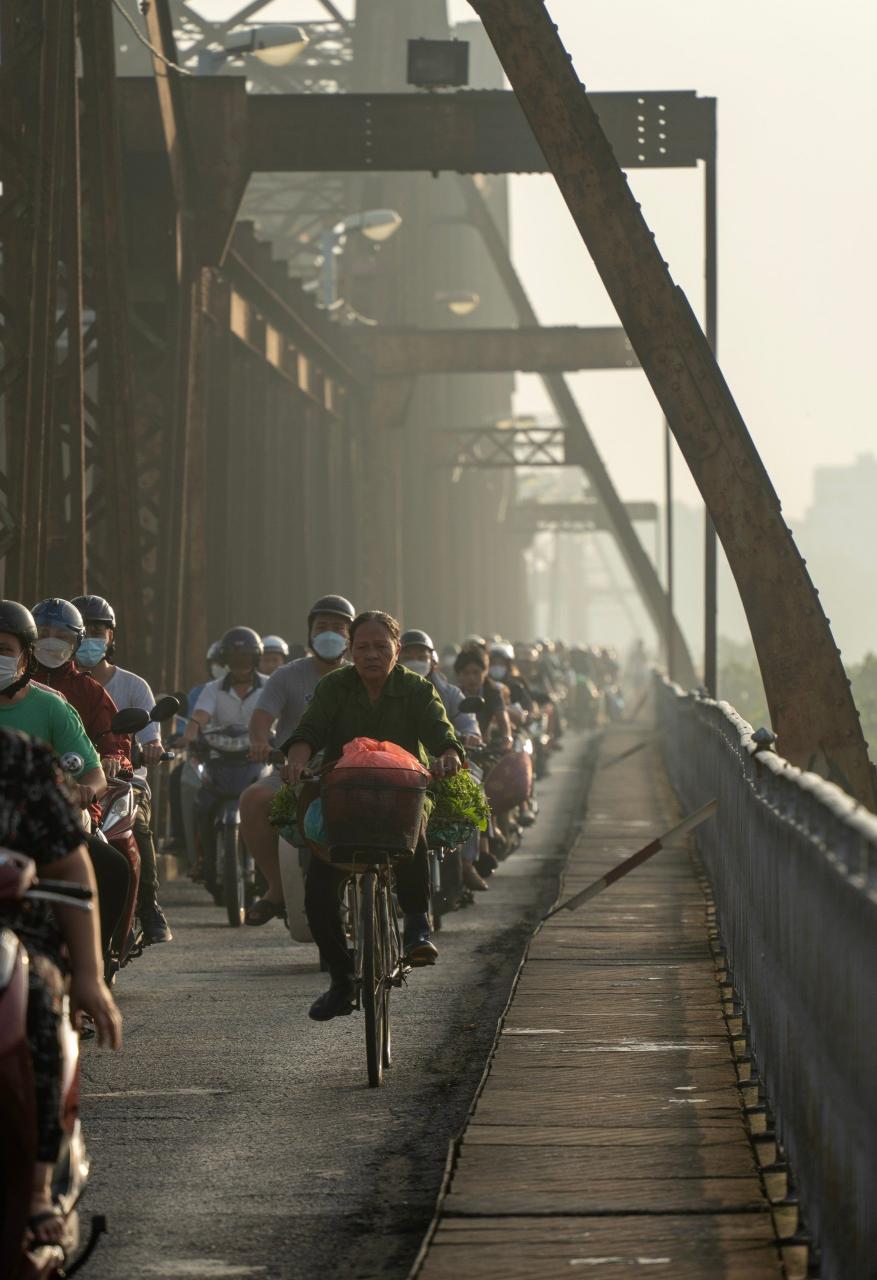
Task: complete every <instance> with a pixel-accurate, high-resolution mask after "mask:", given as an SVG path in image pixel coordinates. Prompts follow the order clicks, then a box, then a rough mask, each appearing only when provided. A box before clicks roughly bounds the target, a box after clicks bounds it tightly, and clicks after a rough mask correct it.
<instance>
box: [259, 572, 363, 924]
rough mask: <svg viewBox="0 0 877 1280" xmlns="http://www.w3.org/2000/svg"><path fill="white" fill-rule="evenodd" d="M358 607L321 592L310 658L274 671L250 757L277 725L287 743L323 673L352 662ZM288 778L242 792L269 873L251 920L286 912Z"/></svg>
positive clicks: (312, 620) (312, 618) (264, 750)
mask: <svg viewBox="0 0 877 1280" xmlns="http://www.w3.org/2000/svg"><path fill="white" fill-rule="evenodd" d="M355 617H356V611H355V609H354V608H353V605H352V604H351V603H350V601H349V600H345V599H344V597H343V596H321V597H320V599H319V600H317V601H316V602H315V603H314V604H313V605H312V606H311V609H310V612H309V614H308V646H309V648H310V653H309V654H308V655H307V657H304V658H297V659H295V660H294V661H293V662H288V663H287V664H286V665H285V666H283V667H280V668H279V669H278V670H277V671H275V672H274V675H273V676H272V677H271V679H270V680H269V681H268V683H267V685H266V686H265V688H264V690H263V691H262V693H261V694H260V695H259V698H258V701H257V702H256V705H255V709H254V711H253V714H252V716H251V718H250V758H251V759H252V760H259V761H264V760H267V759H268V756H269V755H270V752H271V741H270V735H271V729H272V726H274V730H275V737H276V740H277V741H278V742H283V741H284V740H285V739H286V738H288V737H289V736H290V734H292V733H293V732H294V731H295V729H296V727H297V725H298V722H299V720H300V719H301V716H302V713H303V712H304V710H305V707H306V706H307V705H308V703H309V702H310V700H311V698H312V697H313V695H314V689H316V687H317V685H318V683H319V682H320V680H322V678H323V676H325V675H328V674H329V672H330V671H334V670H335V668H336V667H340V666H341V664H342V663H343V662H345V661H346V654H347V640H348V634H349V630H350V624H351V622H352V621H353V619H354V618H355ZM285 779H286V770H285V768H284V769H280V770H278V769H275V770H274V772H273V773H271V774H268V776H267V777H265V778H260V779H259V781H258V782H254V783H253V784H252V786H250V787H247V789H246V791H245V792H244V793H243V795H242V796H241V831H242V832H243V836H244V840H245V841H246V843H247V848H248V849H249V850H250V852H251V853H252V855H253V857H254V858H255V860H256V864H257V866H258V868H259V870H260V871H261V872H262V875H263V876H264V877H265V880H266V883H267V888H266V890H265V894H264V896H263V897H261V898H257V900H256V901H255V902H254V903H252V905H251V906H250V909H249V910H248V912H247V915H246V923H247V924H251V925H262V924H267V923H268V921H269V920H273V919H274V917H275V916H282V915H283V902H284V897H283V883H282V880H281V875H280V862H279V857H278V835H277V828H276V827H273V826H272V825H271V822H270V820H269V817H268V814H269V811H270V809H271V801H272V800H273V799H274V794H275V792H276V791H277V790H278V788H279V787H280V786H281V784H282V783H283V782H284V781H285Z"/></svg>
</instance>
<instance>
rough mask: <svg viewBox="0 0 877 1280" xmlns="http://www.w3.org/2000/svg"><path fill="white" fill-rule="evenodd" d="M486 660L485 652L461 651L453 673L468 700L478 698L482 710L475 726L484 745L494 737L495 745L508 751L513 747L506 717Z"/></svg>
mask: <svg viewBox="0 0 877 1280" xmlns="http://www.w3.org/2000/svg"><path fill="white" fill-rule="evenodd" d="M488 667H489V659H488V656H487V650H486V649H485V648H481V647H478V648H475V647H473V648H470V649H463V650H461V652H460V653H458V654H457V657H456V659H455V660H454V671H455V672H456V675H457V679H458V680H459V682H460V688H461V689H462V691H463V694H464V696H465V697H467V698H481V699H482V700H483V702H484V706H483V707H482V708H481V709H480V710H479V711H478V713H477V720H478V726H479V728H480V730H481V736H482V738H484V740H485V741H487V740H488V738H489V737H490V735H491V731H492V732H493V733H494V734H495V736H496V738H497V739H498V741H497V742H496V745H497V746H498V747H500V748H501V749H503V750H508V749H510V748H511V745H512V727H511V721H510V720H509V713H508V711H507V710H506V705H505V701H504V699H503V696H502V693H501V692H500V689H499V686H498V685H497V684H496V682H495V681H494V680H492V679H491V678H490V676H489V675H488Z"/></svg>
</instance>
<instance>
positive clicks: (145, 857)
mask: <svg viewBox="0 0 877 1280" xmlns="http://www.w3.org/2000/svg"><path fill="white" fill-rule="evenodd" d="M134 839H135V840H136V841H137V848H138V850H139V851H140V888H139V890H138V892H137V905H138V906H141V905H142V904H143V903H144V902H155V896H156V894H157V893H158V856H157V854H156V852H155V840H154V838H153V835H152V801H151V800H150V799H149V797H148V796H146V795H141V796H140V799H139V805H138V810H137V817H136V818H135V819H134Z"/></svg>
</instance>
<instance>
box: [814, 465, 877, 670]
mask: <svg viewBox="0 0 877 1280" xmlns="http://www.w3.org/2000/svg"><path fill="white" fill-rule="evenodd" d="M794 532H795V539H796V541H797V543H798V548H799V550H800V552H801V554H802V555H803V556H804V558H805V559H806V561H807V568H808V569H809V571H810V576H811V578H812V579H813V582H814V584H815V586H816V588H817V590H818V591H819V593H820V598H821V600H822V604H823V608H824V609H825V611H826V613H827V614H828V616H829V618H830V619H831V629H832V631H833V633H834V638H835V640H836V641H837V643H838V645H839V647H840V650H841V653H842V654H843V657H844V661H845V662H848V663H849V662H858V661H859V660H860V659H861V658H862V657H863V656H864V655H865V654H866V653H867V652H868V651H869V650H870V651H872V652H877V458H875V457H874V455H873V454H870V453H865V454H861V455H860V456H859V457H858V458H857V459H856V461H855V462H854V463H852V464H851V465H848V466H837V467H817V469H816V470H815V471H814V473H813V503H812V505H811V507H810V508H809V510H808V511H807V513H806V514H805V516H804V517H803V519H802V520H798V521H796V522H795V524H794Z"/></svg>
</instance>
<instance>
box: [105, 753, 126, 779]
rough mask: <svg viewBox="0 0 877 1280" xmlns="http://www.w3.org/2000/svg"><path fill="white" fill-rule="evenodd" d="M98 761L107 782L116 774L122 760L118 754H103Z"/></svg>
mask: <svg viewBox="0 0 877 1280" xmlns="http://www.w3.org/2000/svg"><path fill="white" fill-rule="evenodd" d="M100 763H101V768H102V769H103V771H104V776H105V777H106V779H107V782H109V781H110V779H111V778H115V776H116V774H117V773H118V772H119V770H120V769H121V767H122V761H121V760H120V759H119V757H118V756H104V758H103V760H101V762H100Z"/></svg>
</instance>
